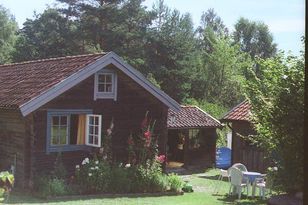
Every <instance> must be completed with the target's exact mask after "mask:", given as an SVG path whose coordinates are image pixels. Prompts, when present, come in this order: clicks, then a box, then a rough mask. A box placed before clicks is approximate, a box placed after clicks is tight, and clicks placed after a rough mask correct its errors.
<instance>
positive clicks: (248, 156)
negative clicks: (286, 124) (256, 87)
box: [220, 100, 268, 173]
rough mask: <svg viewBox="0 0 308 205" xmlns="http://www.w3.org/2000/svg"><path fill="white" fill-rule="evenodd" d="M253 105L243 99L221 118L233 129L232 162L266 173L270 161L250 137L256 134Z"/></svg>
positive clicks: (250, 169)
mask: <svg viewBox="0 0 308 205" xmlns="http://www.w3.org/2000/svg"><path fill="white" fill-rule="evenodd" d="M250 109H251V105H250V104H249V102H248V101H247V100H246V101H243V102H241V103H240V104H238V105H237V106H235V107H234V108H233V109H231V110H230V111H229V112H228V113H226V114H225V115H224V117H222V119H221V120H220V121H221V122H222V123H227V125H228V126H229V127H230V128H231V130H232V148H231V164H234V163H238V162H239V163H242V164H244V165H245V166H246V167H247V169H248V170H249V171H259V172H262V173H264V172H265V170H266V168H267V166H268V162H267V160H265V159H264V153H263V151H262V150H261V149H260V148H258V147H257V146H255V145H253V144H252V143H251V140H250V138H251V137H253V136H254V135H255V134H256V131H255V130H254V128H253V124H252V122H251V120H250Z"/></svg>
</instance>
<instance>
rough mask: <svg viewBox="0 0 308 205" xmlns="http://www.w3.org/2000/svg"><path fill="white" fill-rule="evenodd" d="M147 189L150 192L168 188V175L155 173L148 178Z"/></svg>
mask: <svg viewBox="0 0 308 205" xmlns="http://www.w3.org/2000/svg"><path fill="white" fill-rule="evenodd" d="M149 181H150V183H149V190H150V191H151V192H163V191H167V190H168V189H169V181H168V176H167V175H165V174H162V173H155V174H154V175H152V176H151V177H150V179H149Z"/></svg>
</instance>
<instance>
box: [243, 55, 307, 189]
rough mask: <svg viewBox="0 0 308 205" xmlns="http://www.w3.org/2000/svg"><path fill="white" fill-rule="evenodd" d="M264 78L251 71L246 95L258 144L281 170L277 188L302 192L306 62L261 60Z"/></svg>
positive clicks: (279, 58)
mask: <svg viewBox="0 0 308 205" xmlns="http://www.w3.org/2000/svg"><path fill="white" fill-rule="evenodd" d="M259 65H260V71H261V72H262V78H258V77H257V76H256V75H255V73H254V72H253V71H252V70H251V72H250V74H251V75H252V78H251V80H250V81H248V82H247V85H246V89H247V94H248V97H249V100H250V103H251V104H252V114H253V117H254V118H253V121H254V123H255V128H256V130H257V132H258V136H257V137H256V138H255V139H256V143H257V144H258V145H259V146H261V147H263V148H264V149H265V150H267V152H268V156H267V157H269V158H271V159H272V160H274V162H275V163H276V166H277V167H278V172H277V179H278V180H276V182H277V184H276V186H277V187H278V188H280V189H282V190H284V191H288V192H292V191H298V190H302V188H303V155H304V152H303V127H304V122H303V120H304V58H303V56H302V57H294V56H284V55H283V54H279V55H277V56H276V57H275V58H270V59H266V60H262V59H260V60H259Z"/></svg>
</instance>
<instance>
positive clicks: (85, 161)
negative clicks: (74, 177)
mask: <svg viewBox="0 0 308 205" xmlns="http://www.w3.org/2000/svg"><path fill="white" fill-rule="evenodd" d="M89 162H90V160H89V158H88V157H87V158H85V159H84V160H83V161H82V163H81V164H82V165H85V164H88V163H89Z"/></svg>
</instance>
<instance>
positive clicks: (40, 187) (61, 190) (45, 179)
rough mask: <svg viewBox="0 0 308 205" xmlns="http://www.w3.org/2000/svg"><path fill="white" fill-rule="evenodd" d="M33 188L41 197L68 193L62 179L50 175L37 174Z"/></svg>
mask: <svg viewBox="0 0 308 205" xmlns="http://www.w3.org/2000/svg"><path fill="white" fill-rule="evenodd" d="M35 189H36V190H37V192H38V194H39V195H40V196H42V197H48V196H62V195H66V194H68V188H67V186H66V184H65V181H64V180H63V179H58V178H53V177H52V176H51V175H42V176H39V177H38V178H37V180H36V182H35Z"/></svg>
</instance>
